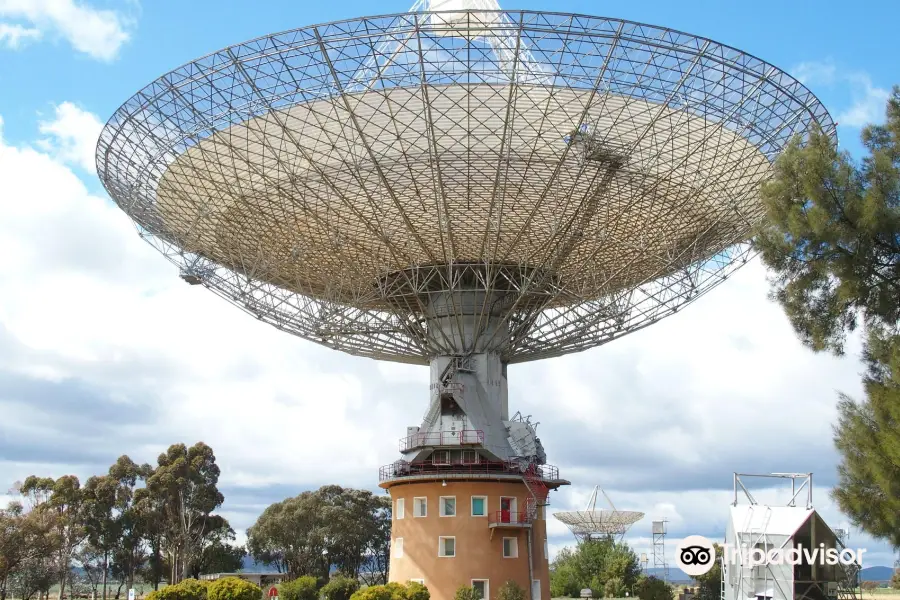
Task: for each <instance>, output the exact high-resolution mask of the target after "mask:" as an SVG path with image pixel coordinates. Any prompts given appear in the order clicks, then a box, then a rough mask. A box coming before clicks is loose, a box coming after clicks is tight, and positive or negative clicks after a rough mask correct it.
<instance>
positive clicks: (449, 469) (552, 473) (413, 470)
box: [378, 460, 559, 482]
mask: <svg viewBox="0 0 900 600" xmlns="http://www.w3.org/2000/svg"><path fill="white" fill-rule="evenodd" d="M533 468H534V473H533V475H531V476H533V477H540V478H541V479H543V480H545V481H557V480H558V479H559V469H558V468H556V467H554V466H551V465H534V467H533ZM525 469H526V465H524V464H522V463H520V462H516V461H501V462H488V461H482V462H478V463H464V462H462V461H461V460H456V461H453V462H451V463H450V464H443V465H440V464H439V465H435V464H432V462H431V461H428V462H407V461H405V460H398V461H397V462H395V463H392V464H390V465H385V466H383V467H381V469H379V470H378V480H379V482H385V481H390V480H392V479H400V478H402V477H414V476H416V475H440V474H448V475H449V474H459V475H467V474H489V473H500V474H504V475H522V476H524V471H525Z"/></svg>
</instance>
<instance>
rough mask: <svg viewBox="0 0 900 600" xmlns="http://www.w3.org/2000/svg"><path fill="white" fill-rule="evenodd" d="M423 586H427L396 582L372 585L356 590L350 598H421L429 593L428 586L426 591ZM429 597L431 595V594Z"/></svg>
mask: <svg viewBox="0 0 900 600" xmlns="http://www.w3.org/2000/svg"><path fill="white" fill-rule="evenodd" d="M414 586H417V587H414ZM423 587H425V586H422V585H421V584H415V583H410V584H407V585H403V584H400V583H396V582H390V583H386V584H384V585H372V586H369V587H367V588H363V589H361V590H359V591H357V592H355V593H354V594H353V595H352V596H350V600H421V598H422V594H423V593H428V590H427V588H426V589H425V590H424V592H423V590H422V589H420V588H423ZM411 594H412V596H411ZM428 597H430V594H429V596H428Z"/></svg>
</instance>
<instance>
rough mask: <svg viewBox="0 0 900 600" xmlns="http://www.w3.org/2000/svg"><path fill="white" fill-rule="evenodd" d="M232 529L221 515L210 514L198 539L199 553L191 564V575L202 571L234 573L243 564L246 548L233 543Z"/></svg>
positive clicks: (195, 575)
mask: <svg viewBox="0 0 900 600" xmlns="http://www.w3.org/2000/svg"><path fill="white" fill-rule="evenodd" d="M234 540H235V534H234V529H232V528H231V526H230V525H229V524H228V521H226V520H225V519H224V518H223V517H221V516H219V515H210V517H209V519H208V520H207V534H206V536H205V537H203V538H201V539H200V555H199V556H198V557H197V560H196V561H195V562H194V563H193V565H192V566H191V575H192V576H193V577H199V576H200V575H201V574H203V573H234V572H235V571H239V570H240V569H241V568H243V566H244V556H246V555H247V552H246V550H244V548H243V547H241V546H235V545H234Z"/></svg>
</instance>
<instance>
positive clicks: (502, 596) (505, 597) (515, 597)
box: [497, 580, 525, 600]
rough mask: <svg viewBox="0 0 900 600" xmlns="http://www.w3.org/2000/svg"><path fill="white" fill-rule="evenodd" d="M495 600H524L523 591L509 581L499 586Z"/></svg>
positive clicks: (513, 582) (516, 584)
mask: <svg viewBox="0 0 900 600" xmlns="http://www.w3.org/2000/svg"><path fill="white" fill-rule="evenodd" d="M497 600H525V590H523V589H522V588H521V587H520V586H519V584H518V583H516V582H515V581H512V580H509V581H507V582H506V583H504V584H503V585H501V586H500V590H499V591H498V592H497Z"/></svg>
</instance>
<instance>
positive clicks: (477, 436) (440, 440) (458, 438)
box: [400, 429, 484, 452]
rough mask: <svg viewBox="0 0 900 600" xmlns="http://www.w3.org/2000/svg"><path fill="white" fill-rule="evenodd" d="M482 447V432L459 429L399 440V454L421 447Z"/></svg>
mask: <svg viewBox="0 0 900 600" xmlns="http://www.w3.org/2000/svg"><path fill="white" fill-rule="evenodd" d="M465 445H472V446H475V445H482V446H483V445H484V431H482V430H480V429H460V430H458V431H428V432H424V433H414V434H412V435H408V436H406V437H403V438H400V452H406V451H407V450H412V449H413V448H420V447H422V446H465Z"/></svg>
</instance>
